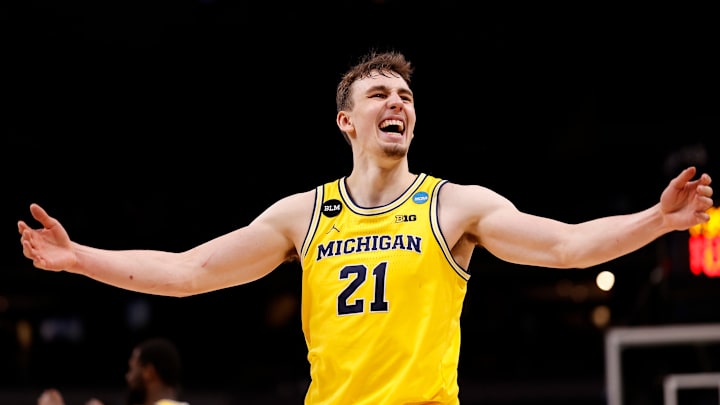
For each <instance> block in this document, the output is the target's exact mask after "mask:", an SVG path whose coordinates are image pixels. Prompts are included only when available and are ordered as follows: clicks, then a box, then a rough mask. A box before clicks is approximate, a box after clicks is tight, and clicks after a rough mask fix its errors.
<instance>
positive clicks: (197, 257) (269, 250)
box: [187, 202, 303, 291]
mask: <svg viewBox="0 0 720 405" xmlns="http://www.w3.org/2000/svg"><path fill="white" fill-rule="evenodd" d="M288 207H289V206H288V204H287V203H284V202H283V203H276V204H275V205H273V206H271V207H270V208H268V209H267V210H266V211H265V212H263V213H262V214H261V215H260V216H258V217H257V218H256V219H255V220H253V221H252V222H251V223H250V224H248V225H246V226H244V227H242V228H239V229H237V230H235V231H232V232H230V233H227V234H225V235H222V236H220V237H217V238H215V239H212V240H210V241H208V242H206V243H204V244H202V245H200V246H198V247H196V248H194V249H192V250H191V251H188V252H187V253H188V254H189V255H190V256H191V257H192V260H193V261H194V262H195V263H196V265H197V267H199V268H200V269H201V272H200V276H199V277H198V278H197V280H196V282H197V283H198V284H199V286H198V289H200V290H204V291H210V290H215V289H218V288H225V287H229V286H234V285H239V284H245V283H249V282H251V281H254V280H257V279H259V278H262V277H264V276H265V275H267V274H269V273H270V272H272V271H273V270H274V269H275V268H277V267H278V266H279V265H280V264H282V263H283V262H285V261H287V260H289V259H290V258H291V257H293V256H295V255H296V248H295V243H294V229H296V228H298V227H299V226H301V222H302V221H303V218H302V216H301V215H297V212H290V211H288Z"/></svg>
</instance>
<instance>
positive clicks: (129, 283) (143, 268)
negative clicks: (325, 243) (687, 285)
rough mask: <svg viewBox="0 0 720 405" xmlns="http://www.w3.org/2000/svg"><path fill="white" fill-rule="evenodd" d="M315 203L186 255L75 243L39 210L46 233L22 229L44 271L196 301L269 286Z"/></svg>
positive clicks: (308, 196) (291, 204) (263, 219)
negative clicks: (243, 287) (252, 285)
mask: <svg viewBox="0 0 720 405" xmlns="http://www.w3.org/2000/svg"><path fill="white" fill-rule="evenodd" d="M313 202H314V197H313V195H312V192H305V193H300V194H295V195H292V196H289V197H286V198H284V199H282V200H280V201H278V202H276V203H275V204H273V205H272V206H271V207H269V208H268V209H266V210H265V212H263V213H262V214H261V215H259V216H258V217H257V218H256V219H255V220H254V221H252V222H251V223H250V224H248V225H246V226H244V227H241V228H239V229H236V230H235V231H232V232H230V233H227V234H225V235H221V236H219V237H217V238H214V239H212V240H209V241H207V242H205V243H203V244H201V245H199V246H196V247H194V248H192V249H189V250H187V251H184V252H179V253H176V252H166V251H160V250H107V249H99V248H95V247H91V246H87V245H83V244H80V243H77V242H74V241H72V240H71V239H70V237H69V236H68V234H67V232H66V230H65V229H64V228H63V226H62V225H61V223H60V222H59V221H58V220H57V219H55V218H53V217H51V216H50V215H48V213H47V212H46V211H45V210H44V209H43V208H42V207H40V206H39V205H37V204H32V205H31V206H30V211H31V213H32V216H33V218H34V219H35V220H37V221H38V222H39V223H40V225H41V227H39V228H37V229H35V228H32V227H30V226H29V225H28V224H27V223H25V222H24V221H18V231H19V232H20V235H21V237H20V243H21V245H22V249H23V254H24V255H25V257H27V258H28V259H30V260H32V262H33V265H34V266H35V267H37V268H40V269H44V270H51V271H68V272H71V273H77V274H81V275H84V276H87V277H90V278H93V279H95V280H98V281H101V282H103V283H106V284H110V285H113V286H116V287H120V288H124V289H127V290H132V291H137V292H143V293H149V294H157V295H168V296H188V295H194V294H199V293H203V292H208V291H213V290H218V289H222V288H226V287H230V286H234V285H239V284H244V283H248V282H251V281H253V280H256V279H258V278H261V277H263V276H265V275H267V274H268V273H270V272H271V271H272V270H274V269H275V268H276V267H277V266H279V265H280V264H281V263H283V262H284V261H287V260H288V259H290V258H291V257H294V256H296V255H297V253H296V252H297V248H296V246H297V245H298V244H299V243H301V240H302V237H303V236H302V235H304V232H306V229H307V224H308V221H309V218H310V215H311V211H312V207H313Z"/></svg>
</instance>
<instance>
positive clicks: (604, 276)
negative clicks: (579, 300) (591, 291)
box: [595, 270, 615, 291]
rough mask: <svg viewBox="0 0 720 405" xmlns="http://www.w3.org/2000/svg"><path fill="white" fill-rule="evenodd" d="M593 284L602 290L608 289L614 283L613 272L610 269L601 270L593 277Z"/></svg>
mask: <svg viewBox="0 0 720 405" xmlns="http://www.w3.org/2000/svg"><path fill="white" fill-rule="evenodd" d="M595 284H596V285H597V286H598V288H599V289H601V290H603V291H610V290H611V289H612V288H613V286H614V285H615V274H613V273H612V272H610V271H607V270H606V271H601V272H600V273H598V275H597V277H595Z"/></svg>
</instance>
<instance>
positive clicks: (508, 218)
mask: <svg viewBox="0 0 720 405" xmlns="http://www.w3.org/2000/svg"><path fill="white" fill-rule="evenodd" d="M451 197H452V198H448V200H450V201H451V204H453V205H454V208H455V209H454V211H456V212H458V213H459V214H458V215H459V216H460V217H461V218H463V220H462V221H461V222H462V223H464V225H463V233H464V234H466V235H468V236H470V237H471V239H472V240H474V241H475V243H476V245H477V246H482V247H483V248H485V249H487V250H488V251H489V252H490V253H492V254H493V255H494V256H497V257H498V258H500V259H502V260H505V261H508V262H511V263H516V264H526V265H534V266H549V267H556V266H561V263H563V260H564V258H563V255H562V252H563V245H564V244H565V238H566V237H567V234H568V231H569V230H570V227H569V225H567V224H564V223H562V222H559V221H556V220H553V219H549V218H545V217H540V216H536V215H531V214H527V213H524V212H522V211H520V210H518V209H517V208H516V207H515V205H514V204H512V202H510V201H509V200H508V199H506V198H505V197H503V196H501V195H499V194H497V193H495V192H494V191H491V190H489V189H487V188H484V187H479V186H464V187H463V186H461V187H457V188H455V189H454V192H453V195H452V196H451Z"/></svg>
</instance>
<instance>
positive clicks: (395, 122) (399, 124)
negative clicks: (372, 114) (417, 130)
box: [380, 120, 405, 132]
mask: <svg viewBox="0 0 720 405" xmlns="http://www.w3.org/2000/svg"><path fill="white" fill-rule="evenodd" d="M391 125H397V127H398V128H399V129H400V132H403V131H404V130H405V125H404V124H403V122H402V121H400V120H387V121H383V122H382V124H380V128H387V127H389V126H391Z"/></svg>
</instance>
